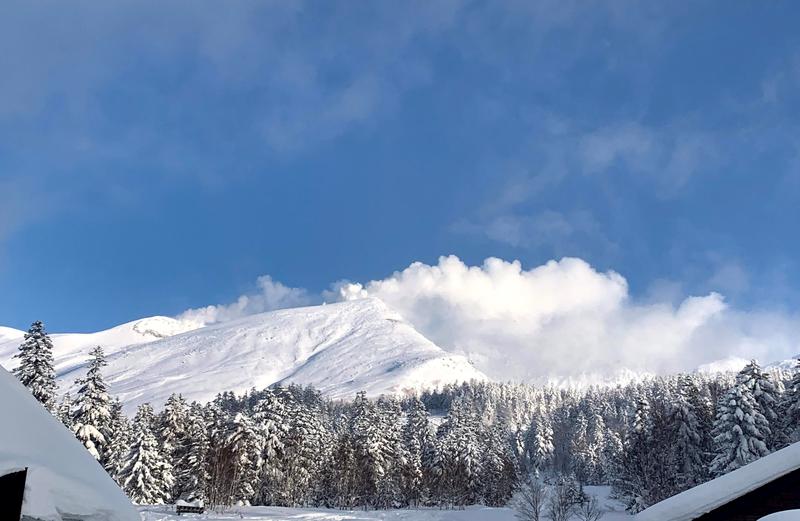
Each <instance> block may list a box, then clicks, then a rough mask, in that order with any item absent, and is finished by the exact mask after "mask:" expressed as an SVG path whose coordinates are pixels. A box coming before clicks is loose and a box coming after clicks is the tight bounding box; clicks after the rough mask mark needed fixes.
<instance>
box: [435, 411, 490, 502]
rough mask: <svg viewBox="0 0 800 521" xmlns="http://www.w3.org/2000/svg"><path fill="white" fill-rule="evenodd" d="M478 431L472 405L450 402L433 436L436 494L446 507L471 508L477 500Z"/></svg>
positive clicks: (476, 418)
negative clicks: (436, 458)
mask: <svg viewBox="0 0 800 521" xmlns="http://www.w3.org/2000/svg"><path fill="white" fill-rule="evenodd" d="M479 430H480V424H479V421H478V417H477V414H476V413H475V411H474V409H473V405H472V404H471V403H469V402H468V401H467V399H465V398H463V397H459V398H456V399H455V400H453V402H452V403H451V404H450V410H449V411H448V413H447V418H445V421H444V422H443V423H442V424H441V425H440V426H439V430H438V433H437V437H438V438H439V447H440V451H441V461H442V473H441V476H440V482H441V483H440V491H441V492H442V493H443V496H444V497H443V499H444V501H445V502H446V503H447V504H449V505H458V506H463V505H471V504H474V503H475V502H476V501H477V500H478V499H479V497H480V479H479V477H480V474H481V468H480V463H481V461H480V454H479V450H480V449H479V442H478V437H479Z"/></svg>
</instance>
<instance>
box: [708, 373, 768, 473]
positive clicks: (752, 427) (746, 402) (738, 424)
mask: <svg viewBox="0 0 800 521" xmlns="http://www.w3.org/2000/svg"><path fill="white" fill-rule="evenodd" d="M740 374H741V373H740ZM712 436H713V437H714V442H715V443H716V446H717V451H716V455H715V457H714V460H713V461H712V462H711V467H710V471H711V473H712V475H714V476H721V475H723V474H726V473H728V472H730V471H732V470H736V469H738V468H739V467H743V466H744V465H747V464H748V463H750V462H752V461H755V460H757V459H758V458H761V457H763V456H766V455H767V454H769V448H768V447H767V440H768V438H769V436H770V429H769V422H768V421H767V419H766V418H765V417H764V415H763V414H762V413H761V410H760V407H759V406H758V403H756V400H755V397H754V396H753V394H752V391H751V390H750V387H749V386H748V385H747V383H746V381H745V379H744V378H737V381H736V384H735V385H734V386H733V387H732V388H731V389H730V390H729V391H728V392H727V393H726V394H725V395H724V396H723V397H722V398H721V399H720V403H719V405H718V406H717V416H716V420H715V421H714V429H713V431H712Z"/></svg>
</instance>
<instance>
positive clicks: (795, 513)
mask: <svg viewBox="0 0 800 521" xmlns="http://www.w3.org/2000/svg"><path fill="white" fill-rule="evenodd" d="M759 521H800V510H786V511H784V512H776V513H774V514H770V515H768V516H767V517H762V518H761V519H759Z"/></svg>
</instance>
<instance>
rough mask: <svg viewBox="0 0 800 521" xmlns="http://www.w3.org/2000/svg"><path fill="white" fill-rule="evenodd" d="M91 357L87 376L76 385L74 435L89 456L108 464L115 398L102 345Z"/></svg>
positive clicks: (73, 415) (94, 350)
mask: <svg viewBox="0 0 800 521" xmlns="http://www.w3.org/2000/svg"><path fill="white" fill-rule="evenodd" d="M90 355H91V360H90V361H89V369H88V371H87V372H86V377H84V378H82V379H80V380H78V381H77V382H76V384H77V385H78V393H77V395H76V397H75V403H74V407H73V412H72V432H74V433H75V437H76V438H78V440H80V442H81V443H82V444H83V446H84V447H86V450H88V451H89V454H91V455H92V456H93V457H94V459H96V460H97V461H99V462H100V463H101V464H102V465H105V464H106V462H107V454H106V452H107V451H108V445H109V442H110V439H109V433H110V421H111V399H110V398H109V396H108V389H107V387H106V384H105V381H104V380H103V375H102V369H103V367H105V365H106V359H105V355H104V354H103V348H101V347H100V346H97V347H95V348H94V349H92V351H91V353H90Z"/></svg>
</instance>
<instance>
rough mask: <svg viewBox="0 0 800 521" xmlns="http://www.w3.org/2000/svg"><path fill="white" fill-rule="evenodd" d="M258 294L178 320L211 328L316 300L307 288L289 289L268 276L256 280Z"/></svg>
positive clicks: (188, 312) (190, 312) (186, 314)
mask: <svg viewBox="0 0 800 521" xmlns="http://www.w3.org/2000/svg"><path fill="white" fill-rule="evenodd" d="M256 284H257V286H258V289H259V292H258V293H255V294H252V295H240V296H239V298H238V299H236V302H233V303H231V304H218V305H215V306H206V307H204V308H197V309H188V310H186V311H184V312H183V313H181V314H180V315H179V316H178V318H179V319H181V320H186V321H190V322H195V323H197V324H198V325H209V324H215V323H217V322H227V321H229V320H234V319H237V318H240V317H244V316H247V315H253V314H255V313H263V312H265V311H272V310H274V309H284V308H293V307H299V306H305V305H308V304H312V303H314V302H315V298H314V297H313V296H312V295H310V294H309V293H308V292H307V291H306V290H305V289H302V288H290V287H288V286H284V285H283V284H281V283H280V282H278V281H275V280H273V279H272V277H270V276H269V275H262V276H261V277H259V278H258V280H257V281H256Z"/></svg>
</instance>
